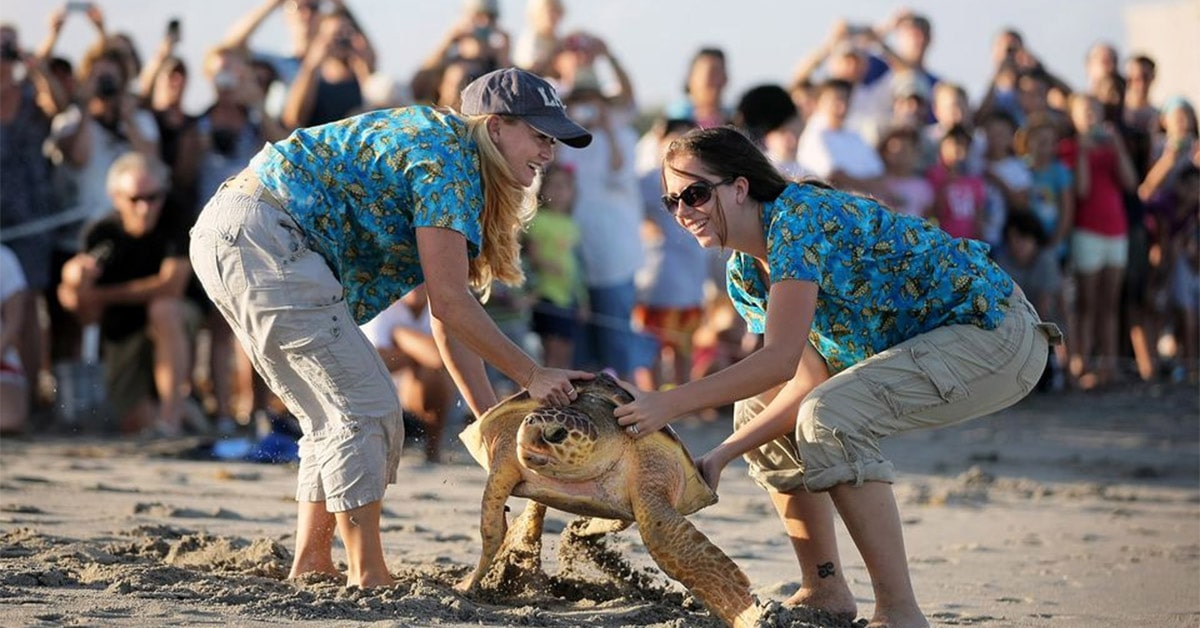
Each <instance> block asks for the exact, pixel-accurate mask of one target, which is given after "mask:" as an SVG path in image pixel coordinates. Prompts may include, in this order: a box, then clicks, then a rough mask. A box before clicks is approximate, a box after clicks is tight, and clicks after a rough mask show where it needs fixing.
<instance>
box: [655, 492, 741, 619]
mask: <svg viewBox="0 0 1200 628" xmlns="http://www.w3.org/2000/svg"><path fill="white" fill-rule="evenodd" d="M646 493H647V494H645V495H642V496H640V497H634V503H633V512H634V515H635V516H636V517H637V524H638V531H639V532H641V535H642V542H644V543H645V544H646V548H647V549H649V550H650V556H651V557H653V558H654V562H656V563H658V566H659V568H661V569H662V570H663V571H664V572H665V573H666V574H667V575H668V576H670V577H672V578H674V579H676V580H678V581H679V582H681V583H683V585H684V586H685V587H687V588H688V590H689V591H691V592H692V593H693V594H695V595H696V597H698V598H700V601H701V602H703V603H704V605H705V606H706V607H707V608H708V610H709V611H711V612H712V613H713V614H714V615H717V616H718V617H720V618H721V619H722V620H724V621H725V622H726V623H727V624H729V625H730V626H735V627H736V628H742V627H746V628H750V627H752V626H754V625H755V624H756V623H757V620H758V616H759V609H758V607H757V605H756V604H755V601H754V596H753V595H752V594H751V593H750V579H749V578H747V577H746V574H745V573H743V572H742V570H741V569H740V568H739V567H738V566H737V564H736V563H734V562H733V560H731V559H730V558H729V557H728V556H726V555H725V552H722V551H721V549H720V548H719V547H717V546H716V545H714V544H713V543H712V541H709V540H708V537H707V536H704V533H703V532H701V531H699V530H697V529H696V526H694V525H692V523H691V522H690V521H688V520H687V519H686V518H685V517H684V516H683V515H681V514H679V512H678V511H677V510H675V508H674V507H673V506H672V505H671V504H670V502H668V501H667V499H666V497H665V496H664V495H662V494H660V493H659V492H651V491H646Z"/></svg>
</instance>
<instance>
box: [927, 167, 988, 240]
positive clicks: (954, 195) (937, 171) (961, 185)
mask: <svg viewBox="0 0 1200 628" xmlns="http://www.w3.org/2000/svg"><path fill="white" fill-rule="evenodd" d="M929 183H930V184H932V185H933V189H934V192H935V200H934V205H933V216H934V217H935V218H937V221H938V226H940V227H941V228H942V230H943V231H945V232H946V233H949V234H950V235H951V236H953V237H955V238H970V239H972V240H978V239H979V235H980V234H979V216H980V214H982V213H983V209H984V203H985V202H986V199H987V192H986V191H985V190H984V185H983V178H982V177H980V176H978V175H971V174H967V175H951V174H950V173H949V172H947V171H946V167H945V166H944V165H942V164H937V165H935V166H934V167H932V168H930V169H929Z"/></svg>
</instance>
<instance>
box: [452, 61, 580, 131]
mask: <svg viewBox="0 0 1200 628" xmlns="http://www.w3.org/2000/svg"><path fill="white" fill-rule="evenodd" d="M462 112H463V113H465V114H467V115H481V114H489V113H494V114H500V115H507V116H515V117H518V118H520V119H521V120H523V121H524V122H525V123H526V124H528V125H529V126H531V127H533V128H535V129H537V130H538V131H540V132H542V133H545V134H546V135H549V136H550V137H553V138H554V139H556V140H558V141H560V142H562V143H563V144H566V145H567V146H570V147H572V148H583V147H584V146H587V145H588V144H590V143H591V142H592V134H591V133H588V131H587V129H585V128H583V127H581V126H579V125H578V124H576V123H575V122H572V121H571V119H570V118H568V117H567V110H566V107H564V106H563V103H562V100H560V99H559V98H558V92H556V91H555V89H554V86H552V85H551V84H550V83H548V82H546V80H545V79H543V78H542V77H540V76H538V75H536V74H532V73H530V72H526V71H525V70H519V69H517V68H503V69H500V70H494V71H492V72H488V73H487V74H484V75H483V76H481V77H479V78H477V79H475V80H474V81H471V83H470V84H468V85H467V86H466V88H464V89H463V91H462Z"/></svg>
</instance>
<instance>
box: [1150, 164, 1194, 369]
mask: <svg viewBox="0 0 1200 628" xmlns="http://www.w3.org/2000/svg"><path fill="white" fill-rule="evenodd" d="M1147 209H1148V210H1149V215H1150V218H1151V224H1152V225H1153V231H1154V242H1155V248H1156V249H1157V250H1158V252H1159V254H1158V257H1159V259H1160V260H1161V261H1160V263H1159V266H1160V267H1161V268H1162V269H1163V271H1164V273H1165V274H1166V281H1165V282H1162V284H1163V285H1161V287H1160V288H1159V291H1160V293H1161V294H1162V296H1161V298H1159V299H1156V302H1159V303H1163V304H1164V305H1165V306H1166V307H1167V308H1169V309H1170V319H1169V320H1170V324H1171V327H1172V329H1173V331H1174V334H1173V335H1174V338H1175V345H1176V350H1175V354H1176V358H1177V360H1176V361H1177V363H1178V364H1177V366H1176V368H1175V369H1174V371H1173V372H1172V376H1173V377H1175V378H1176V379H1181V378H1183V377H1187V378H1188V379H1189V380H1190V381H1192V382H1195V381H1196V379H1197V374H1198V373H1200V357H1198V355H1200V334H1198V332H1197V328H1198V327H1200V169H1197V167H1196V166H1195V165H1192V164H1189V165H1187V166H1185V167H1183V168H1181V169H1180V170H1179V171H1178V173H1177V174H1176V176H1175V179H1174V181H1172V183H1171V185H1170V186H1169V187H1168V188H1166V189H1164V190H1162V191H1161V192H1160V193H1158V194H1156V195H1155V196H1153V197H1152V198H1151V199H1150V201H1149V202H1148V203H1147ZM1152 289H1153V287H1152Z"/></svg>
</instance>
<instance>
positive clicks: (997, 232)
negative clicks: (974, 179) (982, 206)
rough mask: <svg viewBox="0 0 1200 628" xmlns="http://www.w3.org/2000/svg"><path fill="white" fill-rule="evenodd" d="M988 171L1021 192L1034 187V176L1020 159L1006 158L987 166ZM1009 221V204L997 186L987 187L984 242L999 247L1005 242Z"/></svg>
mask: <svg viewBox="0 0 1200 628" xmlns="http://www.w3.org/2000/svg"><path fill="white" fill-rule="evenodd" d="M987 169H988V171H989V172H991V173H992V174H993V175H995V176H996V177H997V178H999V179H1000V180H1001V181H1003V182H1004V184H1005V185H1007V186H1008V187H1010V188H1012V189H1013V190H1015V191H1017V192H1020V191H1023V190H1028V189H1029V188H1030V187H1032V186H1033V174H1032V173H1030V172H1029V166H1026V165H1025V161H1024V160H1022V159H1021V158H1020V157H1005V158H1004V159H1000V160H997V161H993V162H990V163H988V164H987ZM1007 220H1008V204H1007V203H1005V202H1004V194H1002V193H1001V192H1000V190H999V189H997V188H996V186H994V185H991V184H989V185H988V186H987V215H986V216H985V217H984V221H983V233H982V234H980V235H982V236H983V241H984V242H987V243H988V244H991V245H992V246H999V245H1000V244H1001V243H1002V242H1003V240H1004V223H1005V222H1006V221H1007Z"/></svg>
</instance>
